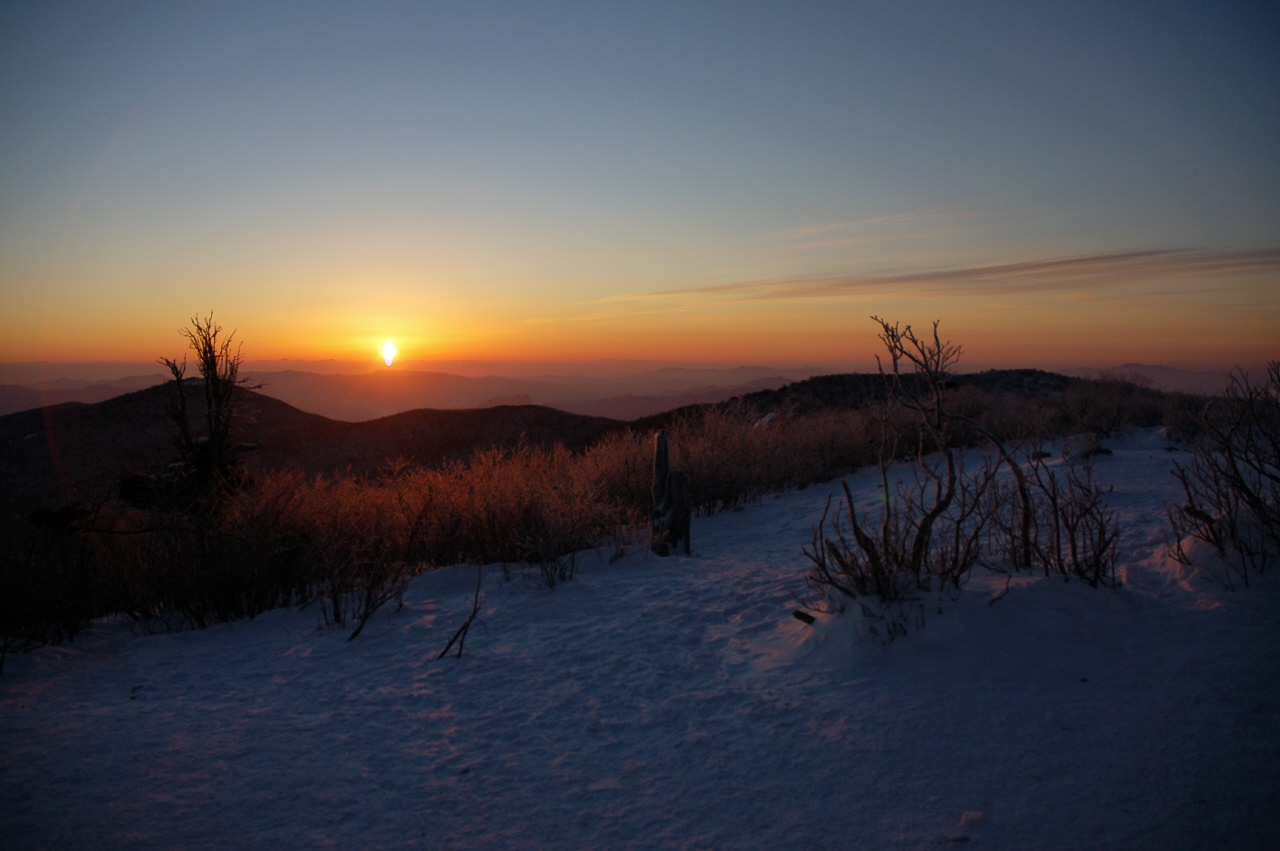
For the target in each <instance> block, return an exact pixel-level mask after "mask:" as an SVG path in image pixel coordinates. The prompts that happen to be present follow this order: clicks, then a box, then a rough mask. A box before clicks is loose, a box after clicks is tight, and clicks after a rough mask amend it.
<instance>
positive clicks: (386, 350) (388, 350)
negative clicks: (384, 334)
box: [382, 340, 396, 366]
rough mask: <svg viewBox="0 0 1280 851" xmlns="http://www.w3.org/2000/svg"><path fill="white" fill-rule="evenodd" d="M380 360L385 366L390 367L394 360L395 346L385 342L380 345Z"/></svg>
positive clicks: (388, 341)
mask: <svg viewBox="0 0 1280 851" xmlns="http://www.w3.org/2000/svg"><path fill="white" fill-rule="evenodd" d="M382 359H383V360H385V361H386V362H387V366H391V362H392V361H393V360H395V359H396V344H395V343H393V342H391V341H390V340H387V341H386V342H385V343H383V344H382Z"/></svg>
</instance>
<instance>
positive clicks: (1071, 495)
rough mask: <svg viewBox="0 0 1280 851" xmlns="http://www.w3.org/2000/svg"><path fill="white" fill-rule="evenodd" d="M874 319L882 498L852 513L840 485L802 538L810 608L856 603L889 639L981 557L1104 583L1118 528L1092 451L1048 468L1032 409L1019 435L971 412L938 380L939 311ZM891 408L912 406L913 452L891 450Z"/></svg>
mask: <svg viewBox="0 0 1280 851" xmlns="http://www.w3.org/2000/svg"><path fill="white" fill-rule="evenodd" d="M873 318H874V317H873ZM875 321H876V322H878V323H879V324H880V329H881V333H880V339H881V341H882V342H883V343H884V345H885V347H886V349H887V351H888V355H889V364H888V367H887V368H886V366H885V365H884V364H881V374H882V375H883V376H884V378H885V381H886V382H887V383H888V385H889V394H888V402H886V403H885V404H883V405H881V406H879V407H878V408H875V410H876V411H878V416H877V421H878V423H879V424H880V433H881V440H880V452H879V458H878V463H879V469H880V480H881V482H880V487H881V492H882V500H883V505H881V506H879V507H878V509H877V510H878V512H879V515H878V520H873V519H872V517H869V516H868V515H867V514H866V513H865V512H859V510H858V508H857V505H856V504H855V501H854V499H853V495H852V494H851V492H850V491H849V488H848V486H847V485H845V486H844V493H845V503H844V507H843V508H844V510H843V514H838V515H837V516H836V519H835V521H834V522H833V524H832V526H831V534H830V535H828V533H827V531H826V522H827V517H828V514H829V511H830V504H829V503H828V506H827V509H826V510H824V512H823V516H822V519H821V520H819V522H818V526H817V527H816V529H815V530H814V534H813V542H812V545H811V546H810V547H808V548H805V550H804V554H805V556H806V558H807V559H808V560H809V561H810V562H811V564H812V567H811V568H810V571H809V574H808V578H807V581H808V584H809V587H810V589H811V590H812V591H814V592H815V593H816V596H817V602H816V603H815V604H814V606H813V607H814V608H817V609H819V610H830V609H832V608H834V609H836V610H843V608H844V606H845V604H846V603H847V602H848V601H855V602H856V603H857V605H858V607H859V608H860V610H861V612H862V614H863V615H864V616H865V617H866V618H868V619H869V621H870V623H871V626H870V628H869V629H870V632H871V633H872V634H873V635H877V636H880V637H883V638H885V639H889V640H891V639H893V638H895V637H897V636H900V635H903V634H905V633H906V632H907V630H908V629H909V627H910V626H911V625H912V624H913V623H914V624H922V623H923V615H924V607H923V604H922V600H923V595H924V594H926V593H929V592H935V591H944V590H947V589H952V590H954V591H956V592H958V591H959V589H960V588H961V587H962V586H963V584H964V582H965V580H966V579H967V578H968V576H969V574H970V571H971V570H972V569H973V567H974V566H975V565H977V564H979V563H985V564H987V565H988V566H995V567H996V568H997V569H1013V570H1021V569H1027V568H1031V567H1032V566H1036V565H1038V566H1040V567H1041V568H1043V570H1044V571H1045V574H1046V575H1050V574H1057V575H1061V576H1063V577H1075V578H1079V579H1083V580H1084V581H1086V582H1088V583H1089V584H1090V585H1092V586H1095V587H1096V586H1098V585H1107V586H1113V585H1114V584H1115V563H1116V554H1117V552H1116V545H1117V542H1118V540H1119V534H1120V533H1119V527H1118V525H1117V524H1116V521H1115V516H1114V512H1112V511H1110V509H1108V508H1107V506H1106V504H1105V501H1104V499H1103V490H1102V488H1101V487H1100V486H1099V485H1098V484H1097V483H1096V481H1095V480H1094V478H1093V463H1092V461H1091V460H1090V458H1089V455H1088V453H1085V452H1080V451H1078V447H1069V449H1068V451H1066V452H1064V457H1063V461H1062V463H1061V464H1060V465H1058V466H1055V467H1051V466H1050V465H1049V464H1048V463H1047V461H1046V459H1047V458H1048V453H1046V452H1043V451H1042V450H1041V449H1040V447H1041V445H1042V444H1041V442H1040V439H1039V438H1040V437H1041V436H1042V435H1043V433H1044V432H1043V431H1041V430H1039V429H1038V428H1036V427H1035V426H1036V425H1037V424H1038V422H1037V421H1033V422H1032V423H1031V424H1030V426H1027V427H1024V430H1023V431H1022V433H1021V434H1017V433H1015V442H1014V443H1013V445H1010V444H1009V442H1008V441H1007V440H1006V439H1005V438H1003V437H1001V436H1000V435H999V434H997V433H996V432H995V431H994V430H993V429H992V427H991V424H990V422H983V421H982V420H980V419H978V418H977V417H976V416H975V414H979V415H980V414H981V413H983V411H982V403H983V400H982V399H980V398H979V397H977V396H976V395H975V394H973V393H955V392H949V391H948V390H947V387H948V384H949V381H948V379H949V375H950V371H951V368H952V367H953V366H954V365H955V363H956V362H957V361H958V360H959V358H960V354H961V349H960V347H959V346H955V345H953V344H951V343H950V342H944V341H943V340H942V339H941V338H940V337H939V335H938V323H936V322H935V323H934V326H933V333H932V335H931V336H930V337H924V338H921V337H918V336H917V335H916V334H915V333H914V332H913V331H912V329H911V327H910V326H907V327H905V328H902V327H900V326H898V325H896V324H893V325H891V324H889V323H888V322H886V321H884V320H881V319H878V318H877V319H875ZM906 370H910V372H909V373H908V372H906ZM953 406H954V407H953ZM966 408H967V409H968V410H965V409H966ZM895 410H897V411H899V412H907V413H909V414H910V415H911V417H912V418H913V424H914V435H913V451H911V452H909V453H904V452H901V451H900V443H899V439H900V438H899V437H897V436H896V433H895V431H894V429H893V427H892V425H891V423H892V420H893V417H892V412H893V411H895ZM1008 433H1010V432H1006V434H1008ZM974 440H981V441H983V442H985V445H986V447H985V451H984V452H983V453H982V455H981V458H982V464H981V466H980V467H979V468H978V469H976V470H973V471H972V472H966V471H965V469H964V464H963V458H962V457H961V456H960V455H959V454H958V453H957V451H956V448H957V447H959V446H964V445H966V444H971V443H972V442H973V441H974ZM1095 442H1096V438H1095ZM901 458H907V459H909V460H908V461H907V462H906V463H903V464H900V465H898V466H896V467H893V469H894V470H901V471H906V472H905V474H904V475H903V477H902V478H901V479H900V480H899V481H898V482H897V483H896V484H895V485H891V484H890V469H891V465H893V462H894V461H895V459H901ZM1002 470H1004V471H1006V472H1007V473H1008V475H1007V477H1005V476H1002V475H1001V471H1002Z"/></svg>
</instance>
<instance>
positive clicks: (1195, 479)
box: [1167, 361, 1280, 588]
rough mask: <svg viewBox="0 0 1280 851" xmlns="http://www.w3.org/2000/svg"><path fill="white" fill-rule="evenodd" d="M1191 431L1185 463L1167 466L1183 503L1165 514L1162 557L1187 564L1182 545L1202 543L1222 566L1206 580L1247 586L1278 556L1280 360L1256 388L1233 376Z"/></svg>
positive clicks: (1247, 380) (1238, 375) (1239, 375)
mask: <svg viewBox="0 0 1280 851" xmlns="http://www.w3.org/2000/svg"><path fill="white" fill-rule="evenodd" d="M1197 430H1198V431H1199V436H1198V439H1196V440H1195V442H1194V443H1193V444H1192V452H1193V454H1192V458H1191V461H1190V463H1188V464H1176V465H1175V468H1174V475H1175V476H1176V477H1177V478H1178V482H1179V484H1181V485H1182V491H1183V496H1184V498H1185V502H1184V503H1183V504H1182V505H1180V506H1169V507H1168V508H1167V516H1168V521H1169V528H1168V531H1167V535H1168V537H1169V552H1170V555H1171V556H1172V557H1173V558H1174V559H1176V560H1178V561H1180V562H1182V563H1183V564H1190V562H1191V556H1190V554H1189V553H1188V551H1187V549H1186V542H1188V541H1190V540H1200V541H1203V542H1205V543H1207V544H1209V545H1210V546H1212V547H1213V549H1214V550H1215V551H1216V553H1217V555H1218V557H1219V559H1220V561H1221V565H1222V566H1221V568H1220V569H1218V570H1215V568H1214V567H1213V566H1212V565H1205V568H1206V571H1207V572H1208V573H1209V575H1210V576H1211V577H1213V578H1214V579H1216V580H1217V581H1218V582H1220V583H1221V584H1223V585H1225V586H1226V587H1227V588H1234V587H1235V583H1236V582H1237V581H1239V582H1241V583H1243V584H1244V585H1246V586H1247V585H1248V584H1249V577H1250V574H1253V573H1262V572H1264V571H1265V570H1266V569H1267V568H1268V567H1269V566H1270V565H1271V564H1272V563H1273V562H1274V561H1275V560H1276V558H1277V557H1278V554H1280V361H1273V362H1271V363H1270V364H1269V365H1268V368H1267V373H1266V375H1265V376H1264V378H1263V379H1262V380H1261V381H1258V382H1254V381H1252V380H1251V379H1250V378H1249V376H1248V375H1247V374H1245V373H1243V372H1237V373H1235V374H1233V375H1232V376H1231V381H1230V383H1229V384H1228V386H1227V389H1226V391H1225V393H1224V394H1223V395H1222V396H1221V397H1220V398H1217V399H1214V400H1213V401H1212V402H1211V403H1209V404H1208V405H1206V406H1205V407H1204V408H1203V411H1202V414H1201V416H1200V419H1199V423H1198V429H1197Z"/></svg>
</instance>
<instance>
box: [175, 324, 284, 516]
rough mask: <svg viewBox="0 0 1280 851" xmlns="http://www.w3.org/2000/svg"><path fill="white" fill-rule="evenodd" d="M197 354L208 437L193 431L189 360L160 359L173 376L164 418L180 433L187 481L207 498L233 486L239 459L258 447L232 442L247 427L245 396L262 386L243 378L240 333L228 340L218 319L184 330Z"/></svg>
mask: <svg viewBox="0 0 1280 851" xmlns="http://www.w3.org/2000/svg"><path fill="white" fill-rule="evenodd" d="M181 333H182V336H184V337H186V339H187V342H188V344H189V345H190V348H191V349H192V351H194V352H195V362H196V368H197V370H198V371H199V373H200V383H201V389H202V390H203V393H204V428H203V433H200V432H199V431H198V430H197V429H195V428H193V424H192V422H191V417H190V411H189V406H188V403H187V390H188V386H189V385H188V379H187V377H186V373H187V356H186V355H183V356H182V361H181V362H178V361H177V360H176V359H174V358H164V357H162V358H160V363H161V364H163V365H164V366H166V367H168V369H169V372H170V374H171V375H172V376H173V382H172V384H171V385H170V393H169V399H168V401H167V403H166V407H165V412H166V414H168V416H169V419H170V420H171V421H172V423H173V425H174V427H175V433H174V443H175V445H176V448H177V450H178V454H179V456H180V458H181V463H182V465H183V478H184V479H185V480H188V481H190V482H191V483H192V484H194V485H195V486H196V488H197V490H198V491H200V492H202V493H204V494H208V493H210V492H212V491H213V490H215V489H217V488H218V487H221V486H225V485H227V484H233V483H234V481H235V480H236V476H235V474H234V471H233V466H234V464H235V461H236V458H237V457H238V456H239V455H240V454H241V453H242V452H245V451H247V450H249V449H255V448H258V445H257V444H234V443H233V442H232V438H233V436H235V434H236V433H237V431H238V429H239V426H240V424H241V423H242V422H244V421H245V419H246V417H245V414H244V412H243V411H242V410H241V409H240V402H241V399H240V394H241V393H242V391H244V390H254V389H257V388H258V387H260V386H261V385H257V384H251V383H249V382H247V381H245V380H244V379H243V378H241V377H240V364H241V362H242V361H243V359H244V356H243V354H242V353H241V347H240V346H239V345H236V346H235V348H234V349H232V344H233V342H234V340H235V332H234V331H232V332H231V333H230V334H227V335H226V336H225V337H224V336H223V335H222V326H221V325H218V324H217V323H216V322H214V321H213V313H212V312H211V313H210V314H209V315H208V316H207V317H205V318H203V319H202V318H200V316H199V315H198V314H197V315H196V316H193V317H192V318H191V326H190V327H189V328H184V329H183V330H182V332H181Z"/></svg>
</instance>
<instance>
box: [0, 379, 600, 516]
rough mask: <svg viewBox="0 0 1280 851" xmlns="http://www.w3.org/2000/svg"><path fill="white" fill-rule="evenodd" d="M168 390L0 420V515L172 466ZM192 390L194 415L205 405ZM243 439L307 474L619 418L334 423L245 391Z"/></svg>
mask: <svg viewBox="0 0 1280 851" xmlns="http://www.w3.org/2000/svg"><path fill="white" fill-rule="evenodd" d="M166 393H167V388H165V387H152V388H148V389H146V390H141V391H137V392H134V393H128V394H125V395H123V396H118V397H116V398H113V399H109V400H107V401H104V402H98V403H96V404H82V403H75V402H68V403H63V404H60V405H54V406H52V407H47V408H42V409H36V410H29V411H23V412H20V413H14V414H8V415H6V416H0V470H3V472H4V475H3V477H2V478H0V511H4V512H10V513H12V512H20V513H21V512H25V511H27V510H29V509H30V507H32V506H34V505H37V504H55V503H61V502H64V501H74V500H77V499H84V498H91V497H97V498H106V497H109V496H111V495H112V494H113V493H114V488H115V485H116V482H117V480H118V477H119V475H120V473H121V472H124V471H126V470H128V471H134V472H146V471H148V470H155V469H159V468H160V467H162V466H163V465H165V464H167V463H169V462H171V461H173V460H175V453H174V452H173V450H172V444H171V442H170V436H169V435H170V424H169V422H168V420H167V419H166V417H165V415H164V399H165V394H166ZM197 396H199V394H198V393H193V394H191V397H192V398H191V401H192V402H193V403H194V404H193V408H192V414H193V416H196V417H198V416H200V415H201V406H202V403H201V402H200V401H199V400H197V399H196V398H194V397H197ZM243 399H244V410H245V413H246V415H247V417H248V418H250V419H251V421H249V422H246V423H245V424H244V428H243V434H242V435H240V436H239V439H242V440H244V441H252V440H260V441H261V442H262V444H263V448H262V449H261V450H260V451H257V452H254V453H251V454H249V455H248V456H246V457H247V461H246V465H247V466H248V467H249V468H250V469H255V468H258V469H261V468H271V467H293V468H299V469H303V470H306V471H308V472H312V473H332V472H339V471H346V470H349V471H350V472H351V473H354V474H357V475H364V474H370V473H374V472H377V471H378V470H379V469H381V468H383V467H385V466H386V465H387V463H388V462H389V461H392V460H395V459H397V458H404V459H406V460H408V461H410V462H415V463H420V464H425V465H435V464H439V463H442V462H446V461H455V460H456V461H461V460H465V459H467V458H469V457H470V456H471V455H472V454H473V453H474V452H476V451H477V450H480V449H486V448H490V447H502V448H511V447H515V446H517V445H519V444H520V443H521V442H522V441H523V442H525V443H527V444H529V445H533V446H551V445H554V444H556V443H561V444H564V445H565V446H567V447H569V448H570V449H581V448H583V447H584V446H586V445H587V444H589V443H590V442H591V441H593V440H594V439H596V438H597V437H599V436H600V435H601V434H604V433H605V432H606V431H608V430H610V429H612V428H616V427H618V426H619V425H620V424H619V423H618V422H617V421H615V420H608V419H604V418H600V417H589V416H583V415H579V414H572V413H568V412H565V411H558V410H554V409H551V408H543V407H537V406H532V405H525V406H503V407H496V408H485V409H471V410H456V411H441V410H417V411H406V412H403V413H400V414H396V415H394V416H390V417H383V418H380V419H375V420H370V421H367V422H361V423H347V422H339V421H337V420H331V419H328V418H326V417H322V416H319V415H317V414H309V413H306V412H305V411H300V410H298V409H297V408H294V407H293V406H291V405H288V404H286V403H284V402H281V401H279V400H278V399H272V398H270V397H268V396H264V395H262V394H259V393H254V392H251V391H245V393H244V397H243Z"/></svg>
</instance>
